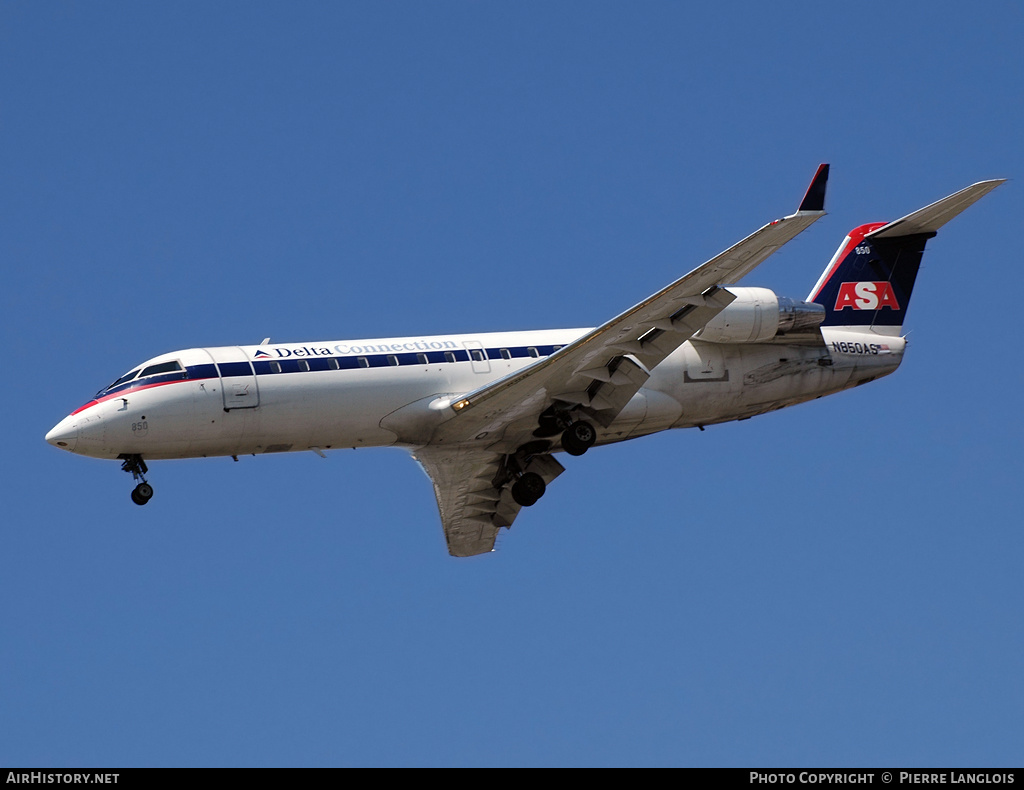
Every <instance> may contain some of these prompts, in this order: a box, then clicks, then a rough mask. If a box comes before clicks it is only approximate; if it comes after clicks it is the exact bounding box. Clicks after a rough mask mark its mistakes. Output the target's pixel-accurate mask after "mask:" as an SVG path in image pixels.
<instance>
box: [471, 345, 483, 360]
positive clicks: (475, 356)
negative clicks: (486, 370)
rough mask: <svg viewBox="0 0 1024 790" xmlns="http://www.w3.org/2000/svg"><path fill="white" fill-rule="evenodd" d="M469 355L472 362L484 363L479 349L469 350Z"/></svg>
mask: <svg viewBox="0 0 1024 790" xmlns="http://www.w3.org/2000/svg"><path fill="white" fill-rule="evenodd" d="M469 355H470V356H471V357H473V361H474V362H483V361H484V352H483V351H481V350H480V349H479V348H471V349H470V350H469Z"/></svg>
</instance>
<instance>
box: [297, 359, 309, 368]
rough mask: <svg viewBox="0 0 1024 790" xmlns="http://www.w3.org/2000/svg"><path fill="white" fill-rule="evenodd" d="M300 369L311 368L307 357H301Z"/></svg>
mask: <svg viewBox="0 0 1024 790" xmlns="http://www.w3.org/2000/svg"><path fill="white" fill-rule="evenodd" d="M299 370H309V361H308V360H305V359H300V360H299Z"/></svg>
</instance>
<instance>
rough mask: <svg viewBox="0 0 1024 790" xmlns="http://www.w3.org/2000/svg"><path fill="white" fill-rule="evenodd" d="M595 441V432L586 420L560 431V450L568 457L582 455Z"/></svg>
mask: <svg viewBox="0 0 1024 790" xmlns="http://www.w3.org/2000/svg"><path fill="white" fill-rule="evenodd" d="M596 441H597V431H595V430H594V426H593V425H591V424H590V423H589V422H587V421H586V420H579V421H577V422H574V423H572V425H570V426H569V427H568V428H566V429H565V430H564V431H562V449H563V450H565V451H566V452H567V453H569V455H583V453H585V452H586V451H587V450H589V449H590V448H591V447H593V446H594V442H596Z"/></svg>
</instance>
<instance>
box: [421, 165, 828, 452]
mask: <svg viewBox="0 0 1024 790" xmlns="http://www.w3.org/2000/svg"><path fill="white" fill-rule="evenodd" d="M827 179H828V165H821V166H820V167H819V168H818V171H817V173H816V174H815V176H814V179H813V181H812V182H811V186H810V187H809V188H808V190H807V194H806V196H805V197H804V199H803V201H802V202H801V204H800V208H799V209H798V210H797V212H796V213H795V214H791V215H790V216H787V217H783V218H782V219H777V220H775V221H774V222H771V223H769V224H767V225H765V226H764V227H763V228H761V229H760V230H758V231H755V232H754V233H752V234H751V235H749V236H747V238H745V239H743V240H742V241H740V242H739V243H737V244H734V245H733V246H732V247H730V248H729V249H727V250H726V251H725V252H723V253H721V254H720V255H717V256H715V257H714V258H712V259H711V260H709V261H708V262H707V263H704V264H702V265H701V266H698V267H697V268H696V269H694V270H693V271H691V272H690V273H689V274H687V275H684V276H683V277H681V278H680V279H678V280H676V281H675V282H674V283H672V284H671V285H669V286H667V287H666V288H663V289H662V290H661V291H658V293H656V294H654V295H653V296H651V297H649V298H647V299H645V300H644V301H642V302H640V304H638V305H635V306H634V307H631V308H630V309H629V310H627V311H626V312H624V313H622V314H621V315H619V316H617V317H616V318H613V319H612V320H611V321H609V322H607V323H606V324H604V325H602V326H600V327H598V328H597V329H594V330H592V331H591V332H589V333H587V334H586V335H584V336H583V337H581V338H579V339H578V340H576V341H574V342H572V343H570V344H569V345H567V346H565V347H564V348H562V349H560V350H559V351H557V352H555V353H554V354H552V355H551V356H550V357H547V358H545V359H542V360H538V361H537V362H536V363H534V364H533V365H530V366H529V367H527V368H524V369H522V370H520V371H517V372H516V373H513V374H510V375H508V376H506V377H504V378H502V379H499V380H497V381H494V382H491V383H490V384H487V385H485V386H483V387H481V388H480V389H477V390H474V391H472V392H469V393H467V394H466V395H464V396H462V397H461V398H459V399H458V400H456V401H454V402H453V403H452V404H451V408H452V409H453V410H454V411H455V416H454V419H450V420H448V421H447V422H445V423H443V424H442V425H440V426H439V427H438V429H437V431H436V432H435V434H434V436H433V438H432V439H431V444H441V445H444V444H461V443H464V442H468V441H473V440H474V438H476V437H480V436H481V434H485V438H486V439H487V443H488V445H491V446H492V447H493V448H494V449H502V450H503V451H505V452H507V451H508V449H507V446H508V445H511V444H516V445H517V444H519V443H521V442H522V441H526V439H525V438H524V437H525V436H527V435H529V434H530V433H531V432H532V431H533V429H534V428H536V427H537V422H536V419H537V417H538V416H539V415H540V413H541V412H542V411H543V410H544V409H546V408H547V407H548V406H550V405H551V404H552V403H554V402H560V403H562V404H565V405H566V406H569V407H573V406H579V407H582V408H583V409H584V410H585V411H586V412H587V414H589V415H590V416H591V417H592V418H593V419H594V420H595V421H597V422H598V423H600V424H601V425H604V426H605V427H607V426H608V425H609V424H611V422H612V420H614V419H615V417H616V416H617V415H618V413H619V412H620V411H622V409H623V408H624V407H625V405H626V404H627V403H628V402H629V400H630V398H632V397H633V395H634V394H635V393H636V392H637V390H639V389H640V387H642V386H643V384H644V382H645V381H646V380H647V378H648V377H649V376H650V371H651V370H652V369H653V368H654V367H655V366H657V365H658V364H659V363H660V362H661V361H662V360H664V359H665V358H666V357H667V356H668V355H669V354H671V353H672V352H673V351H675V350H676V349H677V348H678V347H679V346H681V345H682V344H683V343H685V342H686V341H687V340H689V339H690V337H692V336H693V335H694V334H695V333H696V332H699V331H700V330H701V329H702V328H703V327H704V326H705V325H706V324H707V323H708V322H709V321H711V319H713V318H714V317H715V316H716V315H718V313H720V312H721V311H722V310H724V309H725V308H726V307H727V306H728V305H729V304H730V303H731V302H732V301H733V299H735V297H734V296H733V295H732V294H731V293H729V292H728V291H727V290H725V289H724V288H723V287H722V286H723V285H727V284H732V283H736V282H738V281H739V280H740V279H741V278H742V277H744V276H745V275H746V274H748V273H749V272H751V271H752V270H753V269H754V268H755V267H756V266H758V265H759V264H761V263H762V262H763V261H765V260H766V259H767V258H768V256H770V255H771V254H772V253H773V252H775V251H776V250H777V249H779V247H781V246H782V245H784V244H786V243H787V242H789V241H791V240H792V239H793V238H795V237H796V236H797V235H798V234H799V233H801V232H802V231H804V230H805V229H806V228H808V227H809V226H810V225H811V224H812V223H814V222H815V221H816V220H818V219H819V218H821V217H822V216H824V215H825V212H824V210H823V209H824V201H825V186H826V182H827ZM517 421H522V425H521V426H520V429H519V430H517V429H516V427H515V423H516V422H517ZM523 429H526V430H525V432H524V430H523ZM499 438H500V439H503V442H502V444H503V445H504V447H498V446H495V445H494V442H495V441H496V440H498V439H499Z"/></svg>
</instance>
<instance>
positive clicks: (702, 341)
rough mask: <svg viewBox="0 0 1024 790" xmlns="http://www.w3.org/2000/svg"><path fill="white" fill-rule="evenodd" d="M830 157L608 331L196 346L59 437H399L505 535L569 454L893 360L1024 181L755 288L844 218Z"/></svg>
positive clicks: (314, 442)
mask: <svg viewBox="0 0 1024 790" xmlns="http://www.w3.org/2000/svg"><path fill="white" fill-rule="evenodd" d="M828 172H829V166H828V165H827V164H822V165H820V166H819V167H818V170H817V172H816V173H815V175H814V178H813V179H812V181H811V184H810V186H809V187H808V189H807V192H806V193H805V195H804V198H803V200H802V201H801V202H800V204H799V207H798V208H797V211H796V212H795V213H793V214H790V215H787V216H785V217H782V218H781V219H777V220H774V221H773V222H770V223H768V224H767V225H765V226H763V227H762V228H760V229H759V230H757V231H755V232H754V233H752V234H751V235H749V236H747V237H746V238H745V239H743V240H742V241H740V242H738V243H737V244H735V245H733V246H732V247H730V248H729V249H727V250H725V251H724V252H722V253H721V254H720V255H717V256H715V257H714V258H712V259H711V260H709V261H707V262H706V263H704V264H702V265H701V266H698V267H697V268H696V269H694V270H693V271H691V272H690V273H689V274H686V275H685V276H683V277H681V278H680V279H678V280H676V281H675V282H673V283H672V284H670V285H668V286H666V287H665V288H663V289H662V290H660V291H658V292H657V293H655V294H653V295H652V296H650V297H648V298H647V299H644V300H643V301H642V302H640V303H639V304H637V305H635V306H633V307H631V308H630V309H628V310H626V311H625V312H624V313H622V314H621V315H619V316H617V317H615V318H613V319H611V320H610V321H608V322H607V323H605V324H602V325H601V326H599V327H597V328H596V329H560V330H549V331H523V332H502V333H489V334H468V335H467V334H463V335H440V336H429V337H399V338H383V339H368V340H345V341H334V340H331V341H317V342H307V343H271V342H270V338H267V339H265V340H264V341H263V342H262V343H260V344H259V345H256V346H252V345H248V346H223V347H217V348H191V349H186V350H182V351H173V352H171V353H168V354H161V355H160V356H157V357H153V358H152V359H149V360H146V361H145V362H143V363H142V364H141V365H136V366H134V367H133V368H132V369H131V370H130V371H129V372H128V373H126V374H125V375H123V376H121V377H120V378H118V379H116V380H115V381H114V382H113V383H111V384H110V385H109V386H107V387H104V388H103V389H101V390H100V391H99V392H97V393H96V395H95V396H93V398H92V399H91V400H89V401H88V402H87V403H86V404H85V405H83V406H81V407H80V408H78V409H75V410H74V411H73V412H71V414H69V415H68V416H67V417H65V418H64V419H63V420H61V421H60V422H59V423H58V424H57V425H56V426H55V427H54V428H53V429H52V430H51V431H50V432H49V433H47V434H46V441H47V442H49V443H50V444H52V445H54V446H55V447H59V448H61V449H63V450H67V451H70V452H72V453H76V454H79V455H86V456H91V457H94V458H107V459H118V460H120V461H121V462H122V463H121V468H122V469H123V470H124V471H125V472H128V473H130V474H131V475H132V477H133V479H134V480H135V481H136V482H137V485H136V486H135V488H134V490H133V491H132V494H131V498H132V501H134V502H135V503H136V504H138V505H145V504H146V503H147V502H148V501H149V500H150V498H151V497H152V496H153V488H152V486H151V485H150V484H149V482H147V480H146V474H147V473H148V471H149V470H148V467H147V461H154V460H161V459H170V458H196V457H211V456H222V457H228V456H230V457H232V458H234V459H235V460H238V456H239V455H242V454H252V455H259V454H263V453H279V452H295V451H310V450H311V451H313V452H316V453H318V454H319V455H324V451H325V450H330V449H336V448H349V447H351V448H358V447H382V446H399V447H403V448H406V449H407V450H408V451H410V452H411V454H412V456H413V457H414V458H415V459H416V460H417V461H418V462H419V463H420V465H421V466H422V467H423V469H424V470H425V471H426V473H427V475H428V476H429V477H430V479H431V481H432V482H433V485H434V493H435V495H436V498H437V505H438V510H439V511H440V516H441V525H442V528H443V531H444V535H445V539H446V541H447V546H448V551H449V553H450V554H451V555H453V556H456V557H468V556H473V555H477V554H484V553H487V552H490V551H493V550H494V545H495V539H496V537H497V535H498V533H499V530H501V529H502V528H509V527H511V526H512V523H513V522H514V521H515V519H516V517H517V516H518V515H519V512H520V510H522V509H523V508H524V507H531V506H533V505H535V504H536V503H537V502H538V500H540V498H541V497H542V496H543V495H544V492H545V490H546V489H547V487H548V486H549V485H550V484H551V483H552V482H553V481H554V480H555V479H556V478H557V477H558V476H559V475H561V474H562V472H563V471H565V467H564V466H563V465H562V463H561V462H560V461H559V460H558V459H557V458H556V457H555V456H556V454H559V453H565V454H566V455H569V456H581V455H583V454H584V453H586V452H587V451H588V450H589V449H590V448H592V447H594V446H597V445H605V444H612V443H615V442H621V441H625V440H627V439H634V438H637V437H640V436H646V435H649V434H652V433H656V432H658V431H664V430H668V429H670V428H698V429H699V430H704V427H705V426H707V425H712V424H716V423H724V422H729V421H732V420H745V419H748V418H750V417H753V416H755V415H759V414H764V413H766V412H770V411H775V410H777V409H781V408H784V407H786V406H792V405H794V404H797V403H802V402H805V401H809V400H813V399H815V398H819V397H821V396H823V395H829V394H832V393H836V392H840V391H842V390H845V389H849V388H850V387H855V386H858V385H860V384H864V383H867V382H869V381H873V380H874V379H877V378H880V377H882V376H886V375H888V374H890V373H892V372H893V371H895V370H896V368H898V367H899V365H900V362H901V361H902V359H903V354H904V351H905V349H906V339H905V337H904V336H903V335H902V327H903V323H904V316H905V315H906V311H907V307H908V304H909V302H910V295H911V291H912V290H913V287H914V281H915V279H916V277H917V271H918V267H919V265H920V263H921V256H922V253H923V252H924V248H925V243H926V242H927V240H928V239H930V238H932V237H933V236H935V235H936V233H937V231H938V230H939V228H940V227H942V226H943V225H944V224H945V223H946V222H948V221H949V220H951V219H952V218H953V217H955V216H956V215H958V214H959V213H960V212H961V211H963V210H964V209H966V208H967V207H968V206H970V205H971V204H973V203H974V202H975V201H977V200H979V199H980V198H982V197H983V196H985V195H986V194H988V193H989V192H991V191H992V190H993V189H995V188H996V187H998V186H999V185H1000V184H1002V183H1003V182H1004V181H1005V180H1006V179H995V180H991V181H981V182H979V183H976V184H974V185H972V186H969V187H967V188H966V189H962V190H960V191H959V192H956V193H955V194H953V195H950V196H949V197H946V198H943V199H942V200H939V201H938V202H936V203H932V204H930V205H928V206H925V207H924V208H922V209H919V210H918V211H915V212H913V213H912V214H908V215H907V216H905V217H902V218H901V219H897V220H895V221H893V222H888V223H884V222H872V223H868V224H865V225H860V226H858V227H856V228H854V229H853V230H851V231H850V232H849V234H848V235H847V236H846V237H845V238H844V239H843V241H842V243H841V244H840V245H839V248H838V250H837V251H836V253H835V255H834V256H833V258H832V260H831V261H829V263H828V265H827V266H826V267H825V269H824V271H823V272H822V274H821V277H820V278H819V279H818V281H817V283H816V284H815V285H814V287H813V288H812V289H811V291H810V294H809V295H808V296H807V298H806V299H805V300H797V299H792V298H788V297H785V296H779V295H777V294H775V293H774V292H773V291H771V290H769V289H767V288H759V287H749V286H742V287H741V286H737V285H736V283H737V282H739V281H740V280H741V279H742V278H743V277H744V276H746V275H747V274H749V273H750V272H751V271H753V269H754V268H756V267H757V266H758V265H760V264H761V263H762V262H764V261H765V260H766V259H767V258H768V257H769V256H770V255H771V254H772V253H774V252H775V251H776V250H778V249H779V248H780V247H782V246H783V245H784V244H786V243H787V242H789V241H791V240H792V239H793V238H795V237H796V236H797V235H798V234H800V233H801V232H803V231H804V230H806V229H807V228H808V227H810V225H812V224H813V223H814V222H816V221H817V220H818V219H820V218H821V217H822V216H824V215H825V210H824V208H825V192H826V185H827V181H828Z"/></svg>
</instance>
